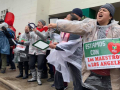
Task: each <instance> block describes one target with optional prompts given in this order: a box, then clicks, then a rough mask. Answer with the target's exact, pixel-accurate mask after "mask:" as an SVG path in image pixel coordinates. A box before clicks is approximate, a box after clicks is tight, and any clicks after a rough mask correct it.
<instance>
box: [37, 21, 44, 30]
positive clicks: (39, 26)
mask: <svg viewBox="0 0 120 90" xmlns="http://www.w3.org/2000/svg"><path fill="white" fill-rule="evenodd" d="M37 27H38V28H40V29H41V28H43V25H42V23H41V22H40V21H38V24H37Z"/></svg>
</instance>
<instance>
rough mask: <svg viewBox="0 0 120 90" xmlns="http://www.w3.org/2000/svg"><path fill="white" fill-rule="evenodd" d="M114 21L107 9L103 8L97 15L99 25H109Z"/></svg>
mask: <svg viewBox="0 0 120 90" xmlns="http://www.w3.org/2000/svg"><path fill="white" fill-rule="evenodd" d="M111 19H112V17H111V16H110V12H109V11H108V10H107V9H106V8H101V9H100V10H99V11H98V13H97V21H98V23H99V24H101V25H102V24H106V25H107V24H108V23H109V21H110V20H111Z"/></svg>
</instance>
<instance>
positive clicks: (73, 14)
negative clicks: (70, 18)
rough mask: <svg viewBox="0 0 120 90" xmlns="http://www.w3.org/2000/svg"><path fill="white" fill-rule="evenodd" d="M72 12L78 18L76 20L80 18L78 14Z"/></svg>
mask: <svg viewBox="0 0 120 90" xmlns="http://www.w3.org/2000/svg"><path fill="white" fill-rule="evenodd" d="M72 14H73V15H75V16H76V17H77V18H78V21H79V20H80V19H81V17H80V16H78V15H77V14H75V13H72Z"/></svg>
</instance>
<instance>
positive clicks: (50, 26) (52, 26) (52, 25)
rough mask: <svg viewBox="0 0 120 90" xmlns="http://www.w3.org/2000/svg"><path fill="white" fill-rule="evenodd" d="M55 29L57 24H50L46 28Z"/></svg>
mask: <svg viewBox="0 0 120 90" xmlns="http://www.w3.org/2000/svg"><path fill="white" fill-rule="evenodd" d="M56 27H57V24H55V23H50V24H49V25H48V28H56Z"/></svg>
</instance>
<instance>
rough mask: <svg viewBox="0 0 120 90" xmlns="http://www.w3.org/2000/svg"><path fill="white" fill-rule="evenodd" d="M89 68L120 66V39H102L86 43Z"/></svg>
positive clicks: (85, 52)
mask: <svg viewBox="0 0 120 90" xmlns="http://www.w3.org/2000/svg"><path fill="white" fill-rule="evenodd" d="M84 54H85V61H86V64H87V68H88V69H89V70H94V69H110V68H120V39H119V38H115V39H101V40H97V41H92V42H87V43H84Z"/></svg>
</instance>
